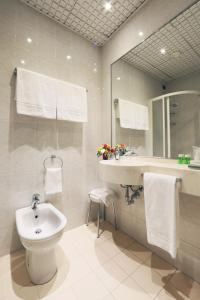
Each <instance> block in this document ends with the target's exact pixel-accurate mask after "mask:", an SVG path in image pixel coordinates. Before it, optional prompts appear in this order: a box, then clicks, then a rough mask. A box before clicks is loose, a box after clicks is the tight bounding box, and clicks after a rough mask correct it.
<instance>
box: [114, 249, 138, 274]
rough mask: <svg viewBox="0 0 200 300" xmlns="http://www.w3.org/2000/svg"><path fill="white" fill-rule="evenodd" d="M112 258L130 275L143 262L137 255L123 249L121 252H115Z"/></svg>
mask: <svg viewBox="0 0 200 300" xmlns="http://www.w3.org/2000/svg"><path fill="white" fill-rule="evenodd" d="M113 260H114V261H115V262H116V264H118V265H119V266H120V267H121V268H122V269H123V270H124V271H125V272H126V274H128V275H130V274H132V273H133V272H135V270H136V269H137V268H138V267H139V266H140V265H141V264H142V263H143V262H142V261H141V260H140V259H139V258H138V257H137V256H135V255H134V254H133V253H130V252H129V251H127V250H124V251H123V252H122V253H119V254H117V255H116V256H115V257H114V258H113Z"/></svg>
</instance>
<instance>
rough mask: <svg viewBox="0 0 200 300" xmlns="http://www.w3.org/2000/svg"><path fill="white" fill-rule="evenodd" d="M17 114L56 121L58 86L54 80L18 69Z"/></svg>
mask: <svg viewBox="0 0 200 300" xmlns="http://www.w3.org/2000/svg"><path fill="white" fill-rule="evenodd" d="M16 80H17V81H16V91H15V98H16V102H17V113H18V114H23V115H28V116H34V117H41V118H48V119H56V86H55V82H56V81H55V80H53V79H52V78H50V77H48V76H45V75H42V74H39V73H36V72H32V71H29V70H25V69H22V68H17V79H16Z"/></svg>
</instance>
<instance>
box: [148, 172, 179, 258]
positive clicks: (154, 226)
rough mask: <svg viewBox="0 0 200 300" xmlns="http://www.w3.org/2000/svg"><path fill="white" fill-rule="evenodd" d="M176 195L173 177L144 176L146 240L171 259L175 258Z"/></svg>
mask: <svg viewBox="0 0 200 300" xmlns="http://www.w3.org/2000/svg"><path fill="white" fill-rule="evenodd" d="M177 194H178V193H177V191H176V177H175V176H170V175H162V174H154V173H145V174H144V200H145V215H146V227H147V240H148V242H149V243H150V244H152V245H155V246H157V247H160V248H162V249H164V250H165V251H167V252H169V253H170V255H171V256H172V257H173V258H175V257H176V252H177V240H178V236H177V212H178V196H177Z"/></svg>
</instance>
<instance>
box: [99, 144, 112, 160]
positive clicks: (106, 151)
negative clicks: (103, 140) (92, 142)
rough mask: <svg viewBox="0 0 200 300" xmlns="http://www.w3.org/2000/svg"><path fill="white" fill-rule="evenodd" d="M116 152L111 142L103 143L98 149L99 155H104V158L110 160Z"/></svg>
mask: <svg viewBox="0 0 200 300" xmlns="http://www.w3.org/2000/svg"><path fill="white" fill-rule="evenodd" d="M114 152H115V149H114V147H111V146H110V145H109V144H103V145H101V147H99V148H98V149H97V156H98V157H101V156H102V158H103V159H104V160H108V159H110V158H111V157H112V155H113V154H114Z"/></svg>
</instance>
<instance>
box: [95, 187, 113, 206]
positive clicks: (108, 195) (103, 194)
mask: <svg viewBox="0 0 200 300" xmlns="http://www.w3.org/2000/svg"><path fill="white" fill-rule="evenodd" d="M89 196H90V199H92V200H93V201H94V202H97V203H101V202H103V203H104V204H105V205H106V206H109V205H110V203H111V201H113V200H114V198H115V194H114V192H113V190H111V189H106V188H97V189H94V190H92V191H91V192H90V193H89Z"/></svg>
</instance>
